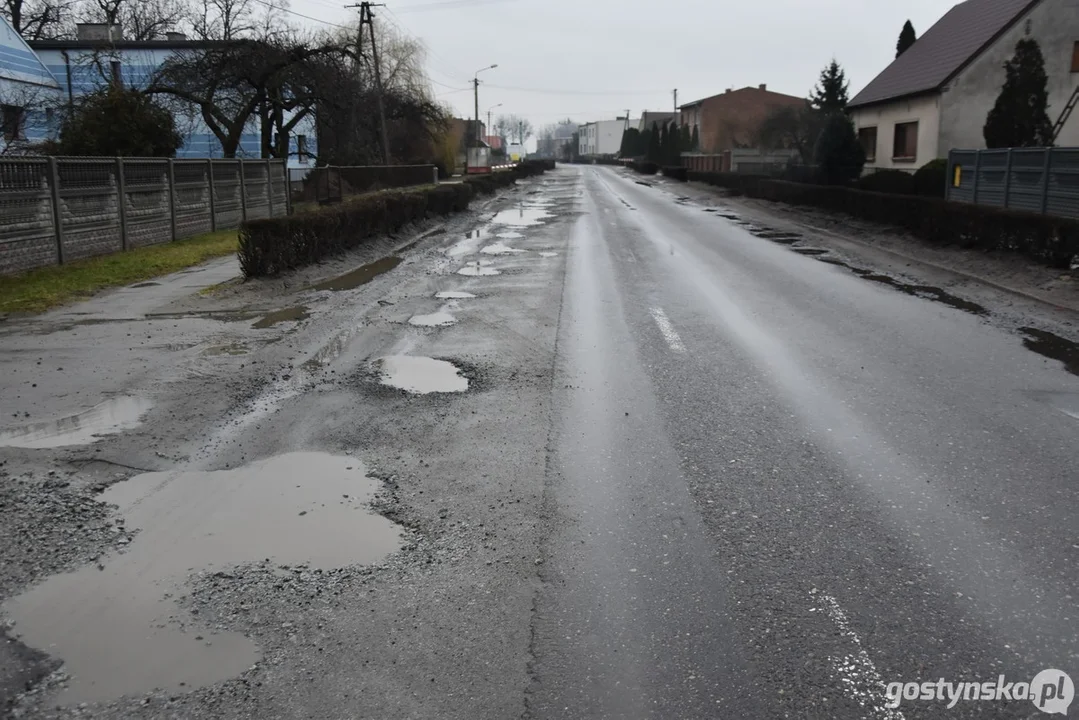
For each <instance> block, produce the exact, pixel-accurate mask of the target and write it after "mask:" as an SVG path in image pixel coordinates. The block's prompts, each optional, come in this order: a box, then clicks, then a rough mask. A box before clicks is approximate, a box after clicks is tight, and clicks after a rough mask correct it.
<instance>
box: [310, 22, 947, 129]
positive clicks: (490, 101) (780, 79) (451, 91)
mask: <svg viewBox="0 0 1079 720" xmlns="http://www.w3.org/2000/svg"><path fill="white" fill-rule="evenodd" d="M342 4H344V3H343V2H342V3H338V2H334V0H292V5H291V8H292V10H294V11H296V12H299V13H303V14H305V15H310V16H312V17H316V18H319V19H321V20H327V21H332V22H338V23H346V22H348V21H349V19H350V18H353V17H355V12H356V11H355V10H346V9H344V8H342V7H341V5H342ZM955 4H957V3H956V2H954V1H951V0H904V2H901V3H900V2H886V1H884V0H748V1H746V0H739V1H738V2H734V1H732V0H665V2H645V1H644V0H387V7H386V8H376V9H375V15H376V19H375V22H376V23H378V22H390V23H394V24H397V25H398V26H399V27H401V28H402V29H404V30H405V31H407V32H408V33H409V34H411V35H413V36H415V37H418V38H420V39H422V40H423V42H424V43H425V45H426V46H427V48H428V50H429V52H428V57H427V67H428V72H429V75H430V78H431V80H432V81H433V82H434V83H435V85H434V90H435V93H436V94H437V96H438V99H439V100H440V101H442V102H444V103H446V104H447V105H449V106H450V107H452V108H453V110H454V112H455V114H456V115H458V116H460V117H465V116H471V115H472V108H473V103H472V93H471V91H470V90H469V80H470V79H471V78H472V76H473V74H474V73H475V71H476V70H477V69H479V68H481V67H485V66H488V65H491V64H492V63H498V68H496V69H494V70H488V71H486V72H484V73H481V74H480V79H481V80H482V81H483V83H482V84H481V85H480V114H481V116H483V117H484V119H486V112H487V108H488V107H490V106H492V105H495V104H497V103H503V107H501V108H498V109H496V110H495V111H494V113H495V114H496V115H497V114H499V113H516V114H520V115H524V116H526V117H528V118H529V119H531V120H532V122H533V124H534V125H535V126H536V128H537V129H539V128H540V127H542V126H543V125H545V124H547V123H550V122H554V121H556V120H558V119H560V118H565V117H571V118H573V119H574V120H575V121H577V122H585V121H590V120H603V119H614V117H615V115H624V114H625V111H626V109H627V108H628V109H630V111H631V113H632V117H634V118H636V117H638V116H639V115H640V113H641V110H666V109H670V108H672V107H673V98H672V93H671V91H672V90H673V89H674V88H678V102H679V103H680V104H682V103H687V102H691V101H693V100H697V99H700V98H702V97H708V96H710V95H715V94H718V93H721V92H723V90H724V89H725V88H728V87H733V88H739V87H745V86H747V85H751V86H756V85H759V84H760V83H767V84H768V89H770V90H775V91H777V92H783V93H788V94H791V95H798V96H805V95H807V94H808V93H809V91H810V89H811V88H812V87H813V85H814V83H815V82H816V80H817V76H818V74H819V72H820V70H821V68H822V67H823V66H824V65H825V63H827V62H828V61H829V60H830V59H831V58H832V57H833V56H835V58H836V59H837V60H838V61H839V62H840V64H841V65H842V66H843V67H844V69H845V70H846V71H847V77H848V79H849V80H850V86H851V95H852V96H853V95H854V94H855V93H856V92H857V91H858V90H860V89H861V88H862V87H864V86H865V85H866V83H868V82H869V81H870V80H872V79H873V77H874V76H875V75H876V74H877V73H879V72H880V71H881V70H882V69H884V67H885V66H886V65H887V64H888V63H889V62H890V61H891V60H892V59H893V58H894V56H895V44H896V40H897V38H898V37H899V31H900V30H901V29H902V27H903V22H904V21H905V20H907V19H908V18H909V19H910V20H911V22H913V23H914V28H915V30H916V31H917V32H918V34H919V36H920V35H921V33H922V32H924V31H925V30H926V29H928V28H929V26H931V25H932V24H933V23H934V22H936V21H937V20H938V19H939V18H940V17H941V16H942V15H943V14H944V13H945V12H947V10H948V9H949V8H951V7H952V6H953V5H955ZM293 19H294V20H296V21H297V22H299V23H303V24H309V25H312V26H314V25H313V24H312V23H310V22H308V21H305V20H303V19H300V18H297V17H293ZM455 90H457V91H456V92H455Z"/></svg>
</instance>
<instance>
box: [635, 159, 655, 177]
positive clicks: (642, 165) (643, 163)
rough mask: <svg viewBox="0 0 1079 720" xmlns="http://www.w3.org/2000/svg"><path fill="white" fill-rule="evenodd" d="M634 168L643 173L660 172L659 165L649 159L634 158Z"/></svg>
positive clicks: (653, 173) (652, 173)
mask: <svg viewBox="0 0 1079 720" xmlns="http://www.w3.org/2000/svg"><path fill="white" fill-rule="evenodd" d="M633 169H634V170H636V171H637V172H639V173H641V174H642V175H655V174H656V173H657V172H659V165H656V164H655V163H654V162H648V161H647V160H634V161H633Z"/></svg>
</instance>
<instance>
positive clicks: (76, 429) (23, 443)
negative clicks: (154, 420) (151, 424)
mask: <svg viewBox="0 0 1079 720" xmlns="http://www.w3.org/2000/svg"><path fill="white" fill-rule="evenodd" d="M151 407H153V402H151V401H150V400H149V399H147V398H144V397H137V396H124V397H117V398H112V399H111V400H105V401H104V402H101V403H98V404H97V405H95V406H94V407H92V408H90V409H89V410H85V411H83V412H81V413H76V414H75V415H68V416H67V417H62V418H57V419H54V420H44V421H41V422H34V423H27V424H25V425H19V426H16V427H11V428H6V429H4V430H0V447H21V448H55V447H64V446H66V445H87V444H89V443H92V442H97V441H98V440H100V439H101V436H103V435H112V434H115V433H118V432H122V431H124V430H130V429H131V428H134V427H137V426H138V425H139V423H140V422H142V416H143V415H145V414H146V412H147V411H148V410H149V409H150V408H151Z"/></svg>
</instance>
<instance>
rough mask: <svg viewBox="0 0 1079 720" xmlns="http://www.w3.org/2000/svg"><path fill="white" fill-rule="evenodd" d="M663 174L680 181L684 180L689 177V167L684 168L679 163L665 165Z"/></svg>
mask: <svg viewBox="0 0 1079 720" xmlns="http://www.w3.org/2000/svg"><path fill="white" fill-rule="evenodd" d="M663 174H664V176H666V177H669V178H670V179H671V180H681V181H682V182H685V181H686V180H688V179H689V169H688V168H684V167H682V166H681V165H668V166H665V167H664V168H663Z"/></svg>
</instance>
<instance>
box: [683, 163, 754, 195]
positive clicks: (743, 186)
mask: <svg viewBox="0 0 1079 720" xmlns="http://www.w3.org/2000/svg"><path fill="white" fill-rule="evenodd" d="M687 178H688V179H689V180H694V181H697V182H703V183H708V184H709V185H715V186H717V187H722V188H727V189H728V190H730V191H731V194H732V195H750V196H754V197H755V196H756V193H757V186H758V184H759V183H760V182H761V181H762V180H768V179H769V178H768V176H767V175H744V174H742V173H730V172H727V173H724V172H700V171H697V170H690V171H689V172H688V173H687Z"/></svg>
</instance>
